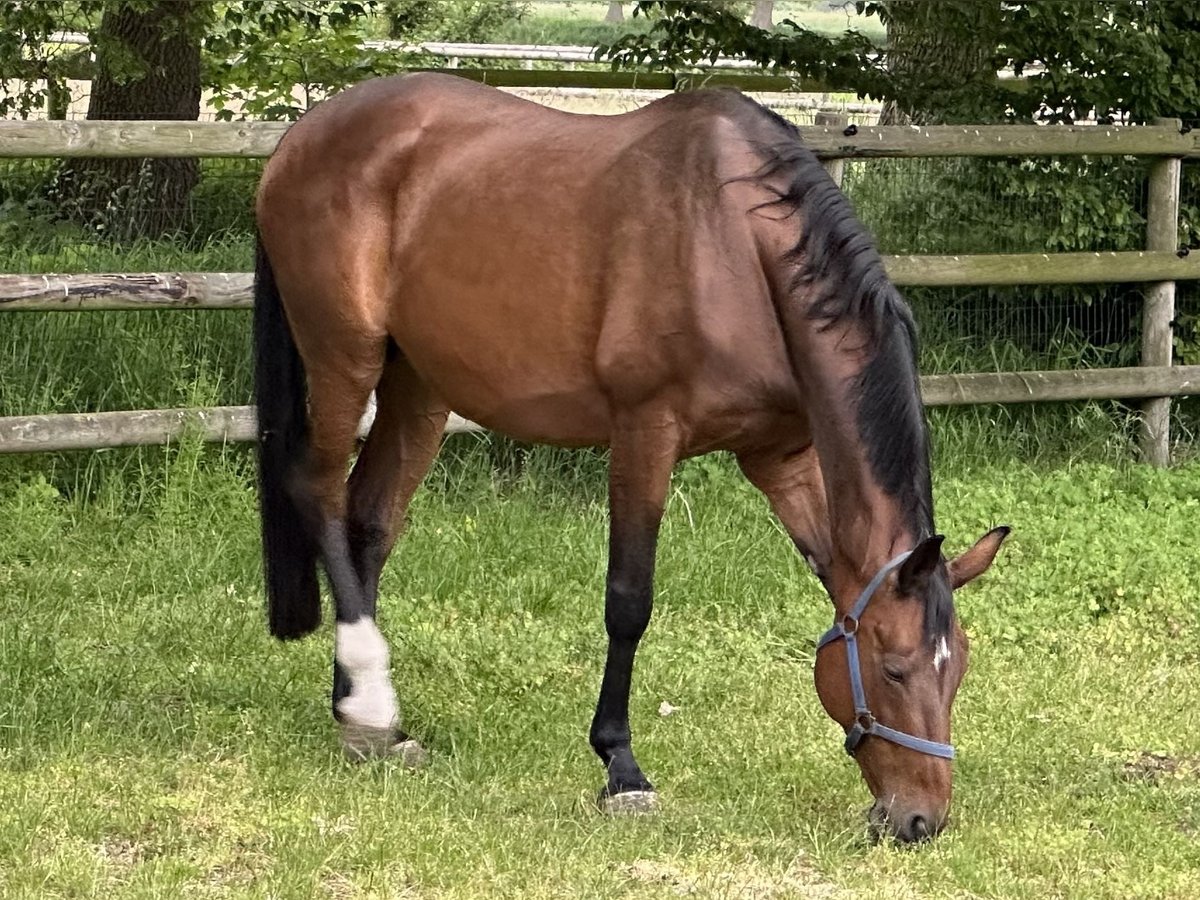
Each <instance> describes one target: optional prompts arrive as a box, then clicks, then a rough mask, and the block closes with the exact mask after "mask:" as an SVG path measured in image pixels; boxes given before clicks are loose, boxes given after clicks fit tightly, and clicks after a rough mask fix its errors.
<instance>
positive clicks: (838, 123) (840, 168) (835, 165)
mask: <svg viewBox="0 0 1200 900" xmlns="http://www.w3.org/2000/svg"><path fill="white" fill-rule="evenodd" d="M849 121H850V120H849V118H847V116H846V115H845V113H834V112H819V113H817V114H816V115H815V116H813V124H814V125H824V126H825V127H827V128H838V129H841V128H845V127H846V124H847V123H848V122H849ZM821 165H823V166H824V167H825V171H826V172H828V173H829V177H830V178H832V179H833V181H834V183H835V184H836V185H837V186H838V187H841V186H842V174H843V173H844V172H845V171H846V161H845V160H844V159H827V160H825V161H824V162H823V163H821Z"/></svg>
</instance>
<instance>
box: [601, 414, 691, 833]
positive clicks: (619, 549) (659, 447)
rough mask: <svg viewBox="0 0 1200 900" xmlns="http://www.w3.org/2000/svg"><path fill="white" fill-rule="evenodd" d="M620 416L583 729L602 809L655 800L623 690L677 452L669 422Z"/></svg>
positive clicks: (645, 608)
mask: <svg viewBox="0 0 1200 900" xmlns="http://www.w3.org/2000/svg"><path fill="white" fill-rule="evenodd" d="M621 418H622V417H618V420H617V422H616V427H614V429H613V438H612V440H611V463H610V470H609V510H610V523H609V548H608V580H607V586H606V592H605V602H604V624H605V628H606V630H607V632H608V657H607V659H606V661H605V665H604V680H603V682H602V683H601V686H600V699H599V701H598V702H597V704H596V715H595V718H594V719H593V720H592V728H591V744H592V748H593V749H594V750H595V751H596V753H597V755H598V756H599V757H600V759H601V760H602V761H603V762H604V764H605V766H606V767H607V769H608V783H607V785H606V786H605V788H604V790H603V791H602V792H601V794H600V805H601V807H602V808H604V809H605V811H607V812H625V811H640V810H644V809H647V808H649V807H650V806H652V805H653V801H654V799H655V795H654V793H653V792H654V788H653V786H652V785H651V784H650V782H649V781H648V780H647V779H646V776H645V775H643V774H642V770H641V768H640V767H639V766H638V764H637V761H636V760H635V759H634V757H633V748H632V743H631V740H632V738H631V735H630V731H629V691H630V687H631V684H632V679H633V657H634V654H635V653H636V652H637V647H638V642H639V641H640V640H641V638H642V634H643V633H644V632H645V630H646V626H647V625H648V624H649V622H650V610H651V606H652V601H653V594H654V558H655V552H656V549H657V546H658V529H659V524H660V523H661V521H662V514H663V507H664V505H665V503H666V497H667V490H668V489H669V488H670V484H671V470H672V469H673V468H674V466H675V462H676V459H677V454H678V448H679V436H678V432H677V429H676V428H675V427H674V423H673V422H672V421H671V420H670V418H669V417H663V416H650V417H645V416H643V417H637V418H626V420H625V421H621Z"/></svg>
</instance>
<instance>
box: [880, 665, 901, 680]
mask: <svg viewBox="0 0 1200 900" xmlns="http://www.w3.org/2000/svg"><path fill="white" fill-rule="evenodd" d="M883 674H884V675H886V676H887V679H888V681H894V682H896V684H903V683H904V673H903V672H901V671H900V670H899V669H897V668H896V667H895V666H887V665H885V666H884V667H883Z"/></svg>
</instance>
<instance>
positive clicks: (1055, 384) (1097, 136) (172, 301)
mask: <svg viewBox="0 0 1200 900" xmlns="http://www.w3.org/2000/svg"><path fill="white" fill-rule="evenodd" d="M285 128H286V125H284V124H282V123H266V122H261V123H215V122H206V123H199V122H63V121H52V122H0V157H56V158H62V157H147V156H158V157H266V156H269V155H270V153H271V152H272V150H273V149H274V147H275V144H276V142H277V141H278V140H279V138H280V137H281V135H282V134H283V131H284V130H285ZM800 131H801V134H802V136H803V138H804V140H805V142H806V143H807V144H808V145H809V146H810V147H811V148H813V150H814V151H815V152H816V153H817V155H818V156H820V157H821V158H823V159H826V160H831V161H832V160H839V159H863V158H877V157H955V156H983V157H1011V156H1060V155H1071V156H1074V155H1084V154H1089V155H1099V156H1142V157H1150V158H1152V160H1153V162H1152V165H1151V171H1150V186H1149V206H1148V212H1147V247H1146V250H1144V251H1134V252H1122V253H1063V254H1042V253H1018V254H987V255H959V256H919V257H913V256H891V257H886V258H885V263H886V265H887V268H888V271H889V273H890V275H891V276H892V278H893V279H894V280H895V282H896V283H897V284H898V285H901V286H915V285H922V286H929V285H936V286H966V285H1001V284H1003V285H1021V284H1048V283H1053V284H1084V283H1103V282H1142V283H1145V284H1147V285H1148V288H1147V292H1146V304H1145V309H1144V311H1143V340H1142V358H1141V363H1142V365H1140V366H1137V367H1131V368H1122V369H1086V370H1078V371H1051V372H1009V373H977V374H968V375H936V376H925V377H923V378H922V393H923V395H924V399H925V401H926V403H928V404H930V405H955V404H976V403H1017V402H1026V401H1050V400H1074V399H1146V400H1147V402H1146V404H1145V407H1144V408H1145V416H1144V419H1143V433H1142V448H1143V452H1144V454H1145V457H1146V459H1147V460H1149V461H1151V462H1153V463H1155V464H1159V465H1162V464H1166V463H1167V462H1168V461H1169V446H1170V442H1169V430H1168V424H1167V423H1168V412H1169V402H1170V401H1169V399H1168V398H1170V397H1172V396H1179V395H1183V394H1194V393H1200V366H1173V365H1171V348H1172V320H1173V318H1174V298H1175V283H1176V282H1177V281H1181V280H1197V279H1200V253H1197V254H1193V255H1187V254H1185V253H1183V252H1182V251H1180V250H1179V249H1178V248H1177V247H1176V241H1177V233H1178V218H1179V212H1178V210H1179V176H1180V161H1181V160H1183V159H1198V158H1200V132H1184V131H1183V130H1182V129H1181V128H1180V126H1179V123H1178V122H1176V121H1174V120H1164V121H1159V122H1156V123H1155V124H1154V125H1152V126H1144V127H1117V126H1091V125H1089V126H969V127H958V126H934V127H921V128H917V127H859V128H858V129H857V131H855V132H854V133H846V130H845V129H843V128H842V127H841V126H840V125H839V126H828V125H817V126H810V127H803V128H801V129H800ZM251 280H252V276H251V275H250V274H249V273H211V272H205V273H139V274H109V275H102V274H101V275H97V274H88V275H0V311H2V310H13V311H17V310H80V309H94V310H102V309H162V308H168V309H231V308H241V307H247V306H249V305H250V304H251V286H252V285H251ZM252 415H253V414H252V411H251V410H250V409H249V408H248V407H220V408H214V409H207V410H190V411H189V410H144V411H136V412H110V413H93V414H76V415H55V416H24V417H9V418H0V452H21V451H33V450H51V449H54V450H57V449H85V448H96V447H110V446H127V445H132V444H154V443H163V442H165V441H166V440H169V439H172V438H174V437H177V436H179V435H181V434H182V433H184V432H185V430H189V429H190V430H192V431H194V432H196V433H198V434H200V435H201V436H202V437H204V438H205V439H208V440H217V441H220V440H252V439H253V436H254V428H253V418H252ZM453 427H454V429H455V430H461V429H465V428H470V427H472V426H471V425H470V423H465V422H462V421H461V420H457V421H456V422H455V423H454V426H453Z"/></svg>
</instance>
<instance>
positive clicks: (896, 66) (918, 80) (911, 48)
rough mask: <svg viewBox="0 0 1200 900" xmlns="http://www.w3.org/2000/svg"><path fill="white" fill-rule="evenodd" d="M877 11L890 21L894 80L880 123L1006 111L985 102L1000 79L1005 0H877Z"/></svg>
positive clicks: (969, 117) (977, 118) (889, 51)
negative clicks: (917, 0)
mask: <svg viewBox="0 0 1200 900" xmlns="http://www.w3.org/2000/svg"><path fill="white" fill-rule="evenodd" d="M877 13H878V15H879V17H880V19H881V20H882V21H883V23H884V25H885V26H886V27H887V55H886V59H887V70H888V74H889V76H890V77H891V80H892V84H893V89H892V93H893V97H892V98H891V99H889V100H888V101H887V102H886V103H885V104H884V107H883V112H882V114H881V115H880V118H879V124H880V125H903V124H908V123H914V124H917V125H928V124H932V123H935V122H946V121H953V120H956V119H960V120H962V121H981V120H984V119H995V118H998V117H999V116H1002V115H1003V112H1004V110H1003V108H1000V109H996V108H991V109H986V110H985V109H981V108H980V101H981V98H983V97H987V96H989V90H990V88H991V87H992V86H993V85H994V82H995V80H996V67H997V62H998V61H997V59H996V53H997V47H998V42H999V31H1000V15H1001V4H1000V0H943V2H940V3H936V4H935V3H912V2H905V0H888V2H881V3H879V4H878V7H877Z"/></svg>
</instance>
